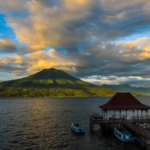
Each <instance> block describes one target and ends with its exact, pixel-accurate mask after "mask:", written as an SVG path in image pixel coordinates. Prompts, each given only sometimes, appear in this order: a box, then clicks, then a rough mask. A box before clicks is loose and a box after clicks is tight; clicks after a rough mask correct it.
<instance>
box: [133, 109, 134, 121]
mask: <svg viewBox="0 0 150 150" xmlns="http://www.w3.org/2000/svg"><path fill="white" fill-rule="evenodd" d="M133 119H134V109H133Z"/></svg>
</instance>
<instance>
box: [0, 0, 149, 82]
mask: <svg viewBox="0 0 150 150" xmlns="http://www.w3.org/2000/svg"><path fill="white" fill-rule="evenodd" d="M149 6H150V2H149V1H148V0H133V1H129V0H127V1H119V0H111V1H110V0H93V1H91V0H75V1H70V0H20V1H19V0H16V1H15V2H12V1H11V0H6V1H2V0H0V9H1V12H2V13H6V14H7V15H6V16H7V17H5V19H6V21H7V26H9V27H11V28H12V29H13V31H14V33H15V36H16V39H15V40H17V44H15V43H14V42H12V41H11V40H9V39H0V51H1V52H7V53H9V54H11V53H12V52H13V55H8V56H7V55H6V56H3V57H2V56H1V57H0V70H1V71H6V72H10V73H12V74H14V75H30V74H33V73H35V72H37V71H40V70H42V69H44V68H51V67H54V68H56V69H62V70H64V71H67V72H68V73H71V74H73V75H75V76H78V77H86V76H91V75H93V74H94V75H101V76H110V75H112V76H115V77H116V76H117V77H129V76H142V77H143V78H149V77H150V76H149V74H150V71H149V70H150V68H149V66H150V65H149V64H150V38H148V37H142V35H141V38H138V39H135V40H134V41H130V40H129V41H127V42H126V41H123V40H124V38H125V37H126V38H127V37H129V36H130V35H134V34H137V33H138V34H140V33H142V32H145V31H147V30H149V29H150V27H149V23H150V15H149V13H150V12H149ZM16 12H17V14H16ZM21 12H23V13H25V16H24V15H20V14H19V13H21ZM117 40H119V41H121V42H115V43H114V41H117ZM47 49H50V50H49V51H48V52H47ZM15 53H17V54H15ZM109 82H112V80H110V79H109Z"/></svg>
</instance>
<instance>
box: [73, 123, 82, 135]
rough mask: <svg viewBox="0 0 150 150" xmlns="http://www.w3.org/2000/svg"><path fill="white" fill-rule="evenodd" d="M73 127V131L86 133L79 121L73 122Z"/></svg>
mask: <svg viewBox="0 0 150 150" xmlns="http://www.w3.org/2000/svg"><path fill="white" fill-rule="evenodd" d="M71 129H72V131H73V132H75V133H77V134H84V133H85V131H84V129H83V127H81V126H80V125H79V124H77V123H72V124H71Z"/></svg>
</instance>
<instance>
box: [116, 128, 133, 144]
mask: <svg viewBox="0 0 150 150" xmlns="http://www.w3.org/2000/svg"><path fill="white" fill-rule="evenodd" d="M114 135H115V136H116V137H117V138H118V139H119V140H120V141H122V142H124V143H133V142H134V138H133V137H132V135H131V133H130V132H129V131H128V130H126V129H125V128H123V127H116V128H114Z"/></svg>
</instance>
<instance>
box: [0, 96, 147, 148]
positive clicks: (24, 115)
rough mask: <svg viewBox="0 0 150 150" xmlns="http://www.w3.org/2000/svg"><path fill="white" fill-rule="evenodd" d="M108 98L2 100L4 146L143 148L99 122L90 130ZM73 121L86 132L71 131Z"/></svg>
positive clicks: (0, 139) (0, 126)
mask: <svg viewBox="0 0 150 150" xmlns="http://www.w3.org/2000/svg"><path fill="white" fill-rule="evenodd" d="M108 99H109V98H107V97H106V98H105V97H104V98H61V99H59V98H55V99H52V98H51V99H48V98H47V99H40V98H38V99H36V98H35V99H22V100H19V99H18V100H17V99H15V100H7V103H6V102H5V100H1V101H0V108H1V109H0V150H22V149H23V150H25V149H26V150H30V149H31V150H34V149H35V150H36V149H46V150H122V149H123V150H124V149H125V148H126V150H141V148H140V147H138V144H137V143H135V144H130V145H124V144H122V143H121V142H120V141H119V140H118V139H116V138H115V137H114V135H113V133H109V134H106V133H104V132H103V131H102V130H101V129H100V128H99V127H98V126H97V127H95V129H94V134H93V135H91V134H90V132H89V117H90V114H92V113H93V112H94V113H100V109H99V107H98V106H99V105H101V104H103V103H104V102H106V101H107V100H108ZM147 103H149V105H150V102H149V101H147ZM79 104H80V105H79ZM8 108H9V109H8ZM1 114H2V115H1ZM72 122H75V123H79V124H80V125H82V126H83V127H84V129H85V132H86V133H85V135H83V136H78V135H75V134H74V133H73V132H71V130H70V125H71V123H72Z"/></svg>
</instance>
